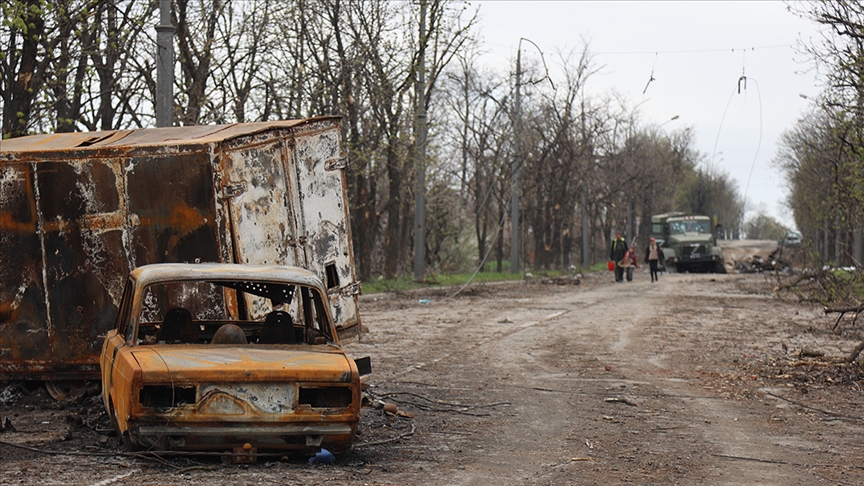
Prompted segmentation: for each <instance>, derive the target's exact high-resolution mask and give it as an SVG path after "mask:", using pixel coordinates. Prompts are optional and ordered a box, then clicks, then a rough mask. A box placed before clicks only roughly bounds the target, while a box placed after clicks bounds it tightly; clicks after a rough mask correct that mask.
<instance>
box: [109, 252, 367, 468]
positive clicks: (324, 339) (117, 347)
mask: <svg viewBox="0 0 864 486" xmlns="http://www.w3.org/2000/svg"><path fill="white" fill-rule="evenodd" d="M177 309H182V310H183V312H181V313H178V312H176V311H177ZM177 314H183V315H186V316H187V317H186V318H185V319H180V320H177V319H173V318H171V317H169V316H170V315H177ZM274 316H275V318H274ZM226 328H231V329H235V330H237V329H239V330H240V331H242V332H241V333H240V334H237V335H235V336H234V337H233V338H231V339H233V341H232V342H231V343H225V341H224V340H223V341H221V342H223V344H215V342H217V341H219V339H217V338H215V337H214V336H215V335H218V334H220V333H222V331H221V330H220V329H222V330H224V329H226ZM178 329H183V331H182V332H176V331H178ZM274 331H275V332H276V334H275V335H274V334H273V333H274ZM238 339H239V340H238ZM101 368H102V397H103V400H104V403H105V408H106V410H107V411H108V414H109V416H110V417H111V419H112V421H113V422H114V424H115V427H116V428H117V432H118V435H119V436H120V437H121V439H122V440H123V442H124V443H125V444H126V445H127V447H130V448H132V449H136V448H146V449H149V450H178V451H185V450H195V451H198V450H203V451H207V450H212V451H226V450H229V451H231V450H233V451H237V452H249V451H253V452H257V451H296V452H306V453H314V452H317V451H318V450H320V449H321V448H326V449H328V450H330V451H331V452H334V453H339V452H342V451H344V450H346V449H347V448H348V447H349V446H350V445H351V442H352V441H353V439H354V436H355V432H356V426H357V422H358V420H359V417H360V406H361V396H360V392H361V385H360V375H359V372H358V369H357V365H356V363H355V362H354V361H353V360H352V359H350V358H349V357H348V356H346V354H345V352H344V351H343V350H342V348H341V346H340V345H339V340H338V337H337V335H336V331H335V328H334V326H333V324H332V320H331V315H330V309H329V305H328V303H327V293H326V289H325V288H324V286H323V284H322V283H321V281H320V280H319V279H318V278H317V277H316V276H314V275H313V274H312V273H310V272H308V271H305V270H302V269H299V268H295V267H277V266H249V265H236V264H227V265H226V264H157V265H147V266H143V267H139V268H137V269H136V270H134V271H133V272H132V273H131V275H130V276H129V279H128V281H127V284H126V288H125V291H124V295H123V299H122V303H121V307H120V312H119V315H118V319H117V326H116V329H114V330H112V331H109V332H108V334H107V336H106V338H105V340H104V345H103V348H102V354H101Z"/></svg>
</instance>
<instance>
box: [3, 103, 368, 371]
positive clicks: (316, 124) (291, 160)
mask: <svg viewBox="0 0 864 486" xmlns="http://www.w3.org/2000/svg"><path fill="white" fill-rule="evenodd" d="M345 167H346V159H345V158H344V157H343V155H342V152H341V144H340V131H339V119H338V118H335V117H322V118H313V119H307V120H294V121H277V122H261V123H242V124H234V125H215V126H213V125H211V126H192V127H171V128H152V129H139V130H118V131H106V132H92V133H65V134H54V135H34V136H30V137H22V138H17V139H12V140H5V141H2V142H0V379H37V380H62V379H96V378H98V376H99V362H98V361H99V350H100V346H101V344H102V341H103V339H104V337H105V333H106V332H107V331H108V330H110V329H112V328H113V327H114V321H115V318H116V314H117V306H118V304H119V302H120V298H121V294H122V292H123V285H124V282H125V278H126V276H127V275H128V274H129V272H130V271H132V270H133V269H135V268H137V267H138V266H140V265H144V264H149V263H171V262H190V263H193V262H221V263H255V264H271V265H291V266H298V267H303V268H307V269H309V270H311V271H312V272H313V273H315V274H316V275H317V276H318V277H319V278H321V280H322V281H323V282H324V283H325V285H326V286H327V290H328V296H329V299H330V304H331V308H332V313H333V319H334V323H335V324H336V326H337V331H338V332H339V336H340V338H341V339H342V340H343V342H345V341H347V340H350V339H352V338H355V337H356V336H357V335H358V334H359V329H360V318H359V315H358V313H357V294H358V293H359V284H358V283H357V282H356V281H355V274H354V265H353V261H354V256H353V250H352V248H351V234H350V227H349V219H348V207H347V197H346V181H345V176H344V168H345Z"/></svg>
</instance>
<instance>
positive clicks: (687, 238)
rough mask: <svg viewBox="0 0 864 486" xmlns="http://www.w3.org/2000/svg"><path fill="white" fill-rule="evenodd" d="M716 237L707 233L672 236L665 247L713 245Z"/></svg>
mask: <svg viewBox="0 0 864 486" xmlns="http://www.w3.org/2000/svg"><path fill="white" fill-rule="evenodd" d="M713 242H714V235H709V234H705V233H684V234H680V235H675V236H670V237H669V239H668V240H667V241H666V244H665V245H664V246H670V244H671V243H677V244H694V243H698V244H706V243H713Z"/></svg>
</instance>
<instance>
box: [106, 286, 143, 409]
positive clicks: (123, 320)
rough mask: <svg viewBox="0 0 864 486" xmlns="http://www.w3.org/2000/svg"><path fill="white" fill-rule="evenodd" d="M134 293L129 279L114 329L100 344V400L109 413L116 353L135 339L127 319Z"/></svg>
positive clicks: (133, 287)
mask: <svg viewBox="0 0 864 486" xmlns="http://www.w3.org/2000/svg"><path fill="white" fill-rule="evenodd" d="M134 291H135V283H134V282H133V281H132V280H131V279H130V280H129V281H127V282H126V288H125V289H124V290H123V298H122V300H121V301H120V312H118V313H117V323H116V325H115V326H114V329H113V330H111V331H108V333H107V334H106V335H105V341H104V342H103V344H102V354H101V356H100V358H99V365H100V368H101V372H102V399H103V400H104V402H105V408H106V410H108V411H109V413H113V411H112V410H111V409H110V407H109V398H110V397H111V392H112V390H113V385H114V361H115V360H116V358H117V352H118V351H119V350H120V348H122V347H124V346H126V345H127V341H128V342H133V340H134V339H135V333H134V329H133V326H132V325H131V323H130V319H129V313H130V308H131V306H132V298H133V294H134Z"/></svg>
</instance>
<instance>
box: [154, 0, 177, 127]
mask: <svg viewBox="0 0 864 486" xmlns="http://www.w3.org/2000/svg"><path fill="white" fill-rule="evenodd" d="M174 30H175V29H174V26H173V25H171V0H159V25H157V26H156V126H157V127H170V126H172V125H173V124H174Z"/></svg>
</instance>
